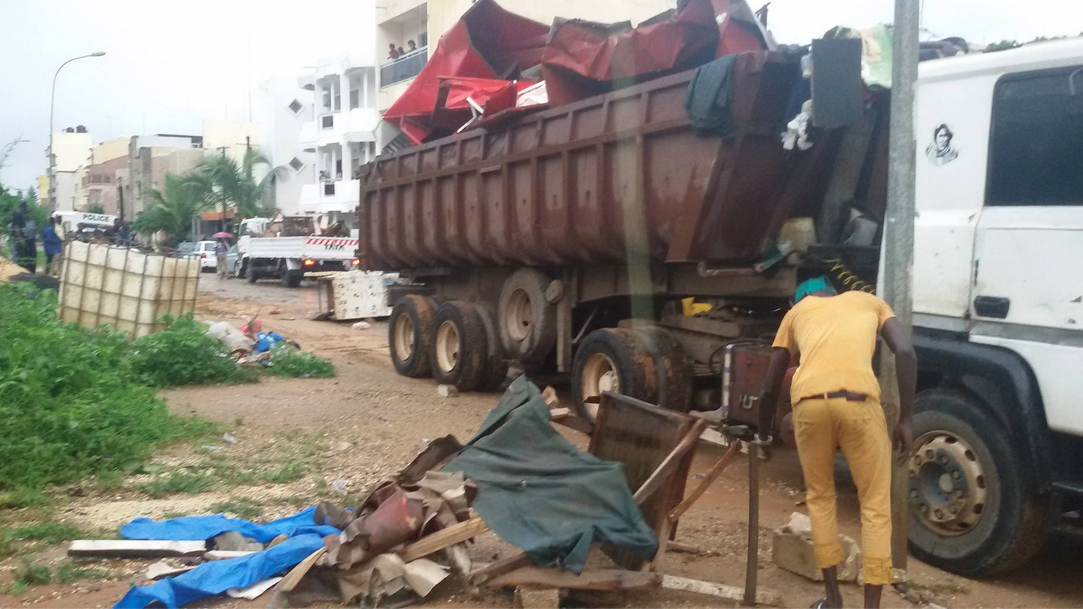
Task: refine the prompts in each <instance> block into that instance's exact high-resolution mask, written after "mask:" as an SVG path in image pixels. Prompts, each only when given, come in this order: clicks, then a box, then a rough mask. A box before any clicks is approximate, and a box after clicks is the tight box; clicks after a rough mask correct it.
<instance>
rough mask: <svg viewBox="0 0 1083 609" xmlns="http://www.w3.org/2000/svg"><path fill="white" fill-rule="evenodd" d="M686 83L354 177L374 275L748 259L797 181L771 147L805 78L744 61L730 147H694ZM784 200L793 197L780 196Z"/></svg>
mask: <svg viewBox="0 0 1083 609" xmlns="http://www.w3.org/2000/svg"><path fill="white" fill-rule="evenodd" d="M692 76H693V72H692V71H687V72H682V73H679V74H674V75H671V76H667V77H663V78H659V79H657V80H653V81H649V82H646V83H643V84H639V85H635V86H632V87H629V88H626V89H621V90H618V91H615V92H611V93H607V94H604V95H599V96H597V97H593V98H590V99H586V100H583V101H581V102H577V103H574V104H570V105H567V106H562V107H558V108H552V109H549V110H546V111H542V112H537V113H533V114H526V115H524V116H521V117H518V118H516V119H515V120H514V121H513V122H509V123H506V124H504V125H501V126H500V127H499V128H498V129H494V130H492V131H488V130H485V129H474V130H471V131H466V132H463V133H461V134H458V135H454V136H450V137H447V138H443V139H440V140H437V141H434V142H431V143H428V144H423V145H420V146H415V147H412V148H407V149H404V150H401V151H399V152H397V153H394V154H392V155H389V156H382V157H380V158H378V159H377V160H375V161H374V162H372V163H369V164H368V165H366V166H365V168H364V169H363V170H362V173H363V175H362V177H361V201H360V206H359V214H360V218H359V221H360V249H359V252H360V257H361V260H362V265H363V267H364V268H366V269H370V270H399V269H405V268H419V267H454V266H481V265H484V266H492V265H496V266H520V265H562V264H583V263H586V264H596V263H623V262H625V261H626V260H627V259H628V257H629V256H630V255H641V254H643V253H647V254H648V255H650V256H651V257H653V258H654V259H656V260H658V261H664V262H689V261H720V262H731V261H732V262H737V261H747V260H751V259H753V258H755V257H756V256H757V255H758V253H759V252H760V250H761V247H762V245H763V243H764V241H765V240H766V239H767V238H769V237H770V236H771V235H772V234H773V233H774V232H775V231H776V230H777V229H778V227H779V226H780V225H781V223H782V222H783V221H784V220H785V219H786V217H787V216H788V214H789V212H790V207H791V206H792V203H793V200H794V199H795V197H794V196H792V190H793V189H792V184H790V182H791V181H792V180H793V179H794V176H796V175H802V172H801V171H800V170H799V168H798V167H797V163H798V162H795V161H792V160H790V159H788V158H787V156H786V153H785V151H784V150H783V149H782V146H781V144H780V142H779V133H780V131H781V130H782V128H783V126H784V121H785V119H786V117H785V116H784V114H785V111H786V105H787V101H788V100H789V97H790V93H791V91H792V87H793V85H794V83H795V81H796V79H797V78H799V77H800V76H799V72H798V69H797V67H796V65H794V64H793V63H792V62H790V61H787V60H785V59H783V58H782V57H781V56H779V55H777V54H773V53H744V54H741V55H740V56H739V57H738V58H737V61H736V63H735V66H734V72H733V85H732V87H733V103H732V118H733V121H734V122H735V124H736V126H737V133H736V137H735V138H733V139H732V141H731V142H730V143H726V142H723V141H722V139H721V138H720V137H718V136H699V135H697V134H696V133H695V132H694V130H693V127H692V125H691V123H690V121H689V118H688V114H687V112H686V111H685V109H684V104H683V102H684V97H685V93H686V91H687V90H688V85H689V83H690V82H691V80H692ZM788 185H789V186H791V188H789V189H787V186H788ZM784 193H789V195H788V196H784Z"/></svg>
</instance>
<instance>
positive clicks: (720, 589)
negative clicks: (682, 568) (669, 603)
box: [662, 575, 782, 606]
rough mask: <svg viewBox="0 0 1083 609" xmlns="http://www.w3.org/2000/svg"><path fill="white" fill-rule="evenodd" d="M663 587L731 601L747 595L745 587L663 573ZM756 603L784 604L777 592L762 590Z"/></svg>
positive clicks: (739, 599)
mask: <svg viewBox="0 0 1083 609" xmlns="http://www.w3.org/2000/svg"><path fill="white" fill-rule="evenodd" d="M662 587H663V588H665V589H666V590H683V591H685V592H696V593H698V594H706V595H708V596H715V597H718V598H724V599H727V600H731V601H741V600H742V599H744V596H745V591H744V589H743V588H738V587H737V586H726V585H723V584H716V583H714V582H705V581H702V580H698V579H689V578H687V577H677V576H675V575H663V576H662ZM756 604H757V605H773V606H778V605H781V604H782V597H781V596H780V595H779V594H778V593H777V592H771V591H769V590H760V591H758V592H756Z"/></svg>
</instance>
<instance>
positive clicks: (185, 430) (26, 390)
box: [0, 284, 237, 507]
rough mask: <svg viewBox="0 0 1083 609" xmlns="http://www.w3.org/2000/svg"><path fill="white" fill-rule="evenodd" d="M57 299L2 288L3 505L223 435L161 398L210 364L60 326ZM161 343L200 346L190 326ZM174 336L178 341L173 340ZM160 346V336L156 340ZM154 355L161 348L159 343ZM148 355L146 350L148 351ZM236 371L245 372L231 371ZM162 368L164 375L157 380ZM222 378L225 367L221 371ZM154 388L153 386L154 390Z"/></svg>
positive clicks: (25, 288) (117, 336) (114, 335)
mask: <svg viewBox="0 0 1083 609" xmlns="http://www.w3.org/2000/svg"><path fill="white" fill-rule="evenodd" d="M55 310H56V294H55V292H53V291H43V292H38V291H36V289H35V288H33V287H32V286H30V285H26V284H16V285H10V284H2V285H0V311H3V314H2V315H0V438H2V439H3V441H2V442H0V491H3V492H4V497H3V500H2V502H0V503H2V505H3V506H4V507H16V506H21V505H28V504H34V503H36V502H37V501H39V498H40V496H41V495H40V491H33V490H29V489H40V488H42V487H44V486H47V485H50V484H62V483H65V482H69V481H72V480H78V479H81V478H84V477H86V476H89V475H94V474H100V473H103V472H123V473H127V472H131V471H134V470H135V469H136V468H138V466H139V465H140V464H141V463H142V462H143V461H144V460H145V459H146V458H147V457H148V456H149V455H150V452H151V451H152V450H153V448H154V447H155V446H158V445H161V444H163V443H167V442H171V441H175V440H179V439H184V438H191V437H193V436H201V435H204V434H207V433H210V432H213V431H216V430H217V429H218V427H219V426H218V425H216V424H212V423H209V422H204V421H199V420H195V419H188V418H183V417H177V416H174V415H171V414H169V412H168V411H167V410H166V406H165V402H164V400H162V399H160V398H158V397H157V396H156V395H155V391H156V389H157V387H158V386H159V385H158V384H154V383H152V380H153V381H160V380H162V379H175V380H176V381H179V380H184V379H186V378H187V377H186V376H185V375H186V373H185V369H187V368H189V367H196V366H198V367H205V365H206V362H203V361H195V360H190V361H185V360H183V359H182V358H183V357H184V356H185V355H186V354H187V352H178V353H176V354H175V356H176V357H172V358H165V357H157V356H158V355H159V354H161V351H162V350H161V349H157V350H156V349H153V348H151V349H148V348H147V345H148V342H151V343H153V341H144V342H142V343H141V342H140V341H143V339H140V340H139V341H135V343H130V342H128V340H127V338H126V337H125V336H124V335H123V334H121V333H118V332H114V331H111V330H108V329H105V328H100V329H97V330H85V329H83V328H79V327H77V326H75V325H72V324H64V323H62V322H60V321H59V320H57V318H56V314H55ZM184 319H185V320H186V321H185V322H184V323H182V324H181V325H180V326H178V327H177V328H176V329H175V330H174V329H173V326H174V325H176V323H177V322H173V324H172V325H171V330H170V331H165V332H160V333H158V334H154V335H152V337H162V335H166V337H163V338H158V339H156V340H159V341H162V342H164V343H169V344H176V343H177V342H178V341H177V340H176V336H175V335H177V334H180V335H183V340H180V341H179V342H180V343H182V344H183V343H184V342H185V341H188V340H194V339H193V338H192V332H191V327H192V324H195V322H194V321H192V320H191V319H190V318H184ZM171 336H172V338H171ZM146 338H150V337H146ZM152 346H153V344H152ZM141 349H142V350H141ZM229 363H230V365H232V366H233V367H234V368H237V366H236V365H235V364H233V363H232V362H229ZM151 367H154V368H155V374H156V376H154V377H153V379H152V378H151V377H150V376H148V369H149V368H151ZM215 369H216V368H215ZM148 383H151V384H150V385H148Z"/></svg>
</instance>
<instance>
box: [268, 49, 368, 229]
mask: <svg viewBox="0 0 1083 609" xmlns="http://www.w3.org/2000/svg"><path fill="white" fill-rule="evenodd" d="M361 38H362V39H365V37H364V36H363V35H362V36H361ZM376 79H377V74H376V61H375V59H374V58H373V55H372V54H371V53H362V54H359V55H346V56H342V57H337V58H327V59H321V60H320V61H319V62H318V63H317V65H316V66H315V67H314V68H312V69H311V72H309V73H307V74H305V75H303V76H301V77H300V78H299V79H298V84H299V85H300V87H301V88H302V89H303V90H305V91H308V92H310V95H311V98H309V99H310V101H309V103H308V108H307V110H308V111H309V119H308V120H307V121H305V122H304V123H303V124H302V125H301V129H300V132H299V134H298V147H299V151H300V152H301V153H302V154H303V155H304V156H302V155H300V154H294V155H292V157H291V158H290V160H289V163H290V165H291V167H293V168H294V169H295V172H296V176H295V177H296V178H298V179H299V180H300V181H301V182H302V183H301V186H300V196H299V199H298V203H299V204H298V207H297V211H299V212H300V213H303V214H311V215H314V216H315V217H316V218H317V220H318V221H319V222H320V224H321V225H323V226H326V225H327V224H330V223H333V222H337V221H340V220H341V221H344V222H345V223H347V224H348V225H350V226H351V227H352V226H354V225H356V223H357V220H356V218H355V215H354V209H355V208H356V207H357V202H358V200H359V199H360V196H361V195H360V192H361V191H360V187H359V182H358V180H357V175H358V171H359V168H360V166H361V165H363V164H365V163H367V162H369V161H370V160H372V159H373V158H375V156H376V150H377V149H376V135H375V132H376V128H377V125H378V124H379V122H380V115H379V113H378V112H377V111H376ZM296 101H297V102H298V103H297V105H298V106H300V107H301V109H300V110H298V114H300V113H301V112H304V109H305V102H304V101H301V100H300V99H297V100H296ZM275 158H276V163H277V162H279V161H278V160H277V159H278V158H279V157H277V156H276V157H275ZM279 203H280V208H282V207H283V206H282V205H281V204H282V203H283V201H282V200H281V198H280V199H279Z"/></svg>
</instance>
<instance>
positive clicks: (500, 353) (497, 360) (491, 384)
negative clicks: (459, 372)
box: [474, 304, 508, 391]
mask: <svg viewBox="0 0 1083 609" xmlns="http://www.w3.org/2000/svg"><path fill="white" fill-rule="evenodd" d="M474 308H475V309H477V312H478V316H479V317H480V318H481V325H482V326H484V327H485V346H486V348H487V349H488V351H487V353H486V360H485V371H484V372H483V373H482V375H481V383H480V384H479V385H478V389H480V390H481V391H498V390H499V389H500V386H501V385H503V384H504V379H505V378H506V377H507V376H508V362H507V360H505V359H504V344H503V343H502V342H501V341H500V335H499V334H497V331H496V323H495V322H494V321H493V317H494V316H493V314H492V312H491V311H490V310H489V307H487V306H485V305H483V304H475V305H474Z"/></svg>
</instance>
